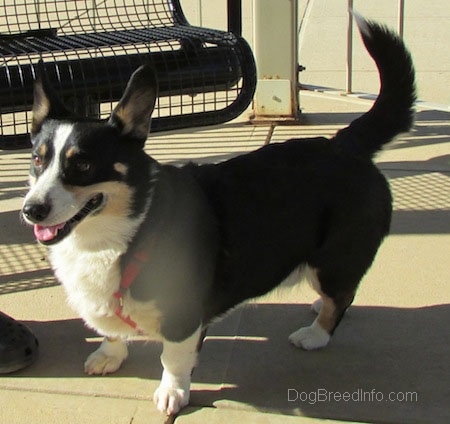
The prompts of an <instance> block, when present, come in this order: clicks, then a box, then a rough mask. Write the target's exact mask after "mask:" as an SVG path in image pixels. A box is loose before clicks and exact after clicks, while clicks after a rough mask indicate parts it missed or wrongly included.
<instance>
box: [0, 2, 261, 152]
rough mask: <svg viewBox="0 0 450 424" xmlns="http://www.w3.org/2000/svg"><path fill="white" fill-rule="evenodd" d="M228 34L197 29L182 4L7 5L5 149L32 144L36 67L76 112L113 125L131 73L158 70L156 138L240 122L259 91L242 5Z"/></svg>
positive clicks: (231, 12) (3, 23) (1, 95)
mask: <svg viewBox="0 0 450 424" xmlns="http://www.w3.org/2000/svg"><path fill="white" fill-rule="evenodd" d="M227 7H228V31H220V30H214V29H207V28H202V27H195V26H192V25H190V24H189V23H188V22H187V20H186V18H185V15H184V13H183V11H182V9H181V5H180V1H179V0H153V1H152V0H97V1H93V0H77V1H67V0H41V1H35V2H30V1H27V0H14V1H11V0H10V1H7V2H6V1H5V2H2V3H1V4H0V149H1V148H3V149H5V148H15V147H21V146H23V145H27V144H28V131H29V122H30V116H29V114H30V112H29V111H30V109H31V105H32V94H33V90H32V86H33V80H34V77H35V69H36V65H37V62H38V60H39V59H40V58H42V59H43V60H44V62H45V64H46V69H47V73H48V75H49V79H50V82H51V83H52V85H53V86H54V87H55V89H56V90H57V91H58V92H59V93H61V95H62V97H63V100H64V101H65V103H66V104H68V106H70V107H72V108H73V109H75V110H76V111H77V112H79V113H81V114H84V115H88V116H96V117H100V118H103V117H106V116H108V114H109V113H110V111H111V110H112V108H113V106H114V103H115V102H116V101H117V100H119V98H120V95H121V94H122V92H123V90H124V88H125V86H126V83H127V80H128V78H129V77H130V75H131V73H132V72H133V71H134V70H135V69H136V68H137V67H138V66H140V65H141V64H143V63H151V64H152V65H153V67H154V68H155V70H156V73H157V76H158V82H159V95H160V98H159V100H158V103H157V107H156V109H155V112H154V118H153V120H152V131H153V132H155V131H163V130H170V129H179V128H185V127H193V126H203V125H213V124H219V123H223V122H226V121H229V120H231V119H233V118H235V117H237V116H239V115H240V114H241V113H242V112H243V111H244V110H245V109H246V108H247V107H248V105H249V104H250V102H251V100H252V98H253V94H254V90H255V86H256V68H255V63H254V59H253V54H252V51H251V49H250V47H249V46H248V44H247V43H246V41H245V40H244V39H243V38H242V37H241V35H240V33H241V0H228V2H227Z"/></svg>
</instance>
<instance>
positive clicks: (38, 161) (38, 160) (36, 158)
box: [33, 155, 42, 168]
mask: <svg viewBox="0 0 450 424" xmlns="http://www.w3.org/2000/svg"><path fill="white" fill-rule="evenodd" d="M33 164H34V166H35V167H36V168H39V167H41V166H42V159H41V158H40V157H39V156H37V155H34V156H33Z"/></svg>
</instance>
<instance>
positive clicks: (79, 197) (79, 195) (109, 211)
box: [65, 181, 133, 217]
mask: <svg viewBox="0 0 450 424" xmlns="http://www.w3.org/2000/svg"><path fill="white" fill-rule="evenodd" d="M65 189H66V190H67V191H69V192H71V193H72V194H73V196H74V197H75V199H76V202H77V203H78V204H79V207H80V209H81V208H82V207H83V206H84V203H86V202H87V201H88V200H89V198H90V197H92V196H94V195H95V194H97V193H103V195H104V196H105V202H106V204H105V206H104V207H103V209H102V210H101V212H100V213H101V214H102V215H113V216H123V217H126V216H128V215H130V213H131V204H132V197H133V190H132V189H131V188H130V187H129V186H128V185H127V184H124V183H122V182H119V181H112V182H105V183H99V184H94V185H92V186H89V187H77V186H66V187H65ZM86 190H89V192H88V193H87V191H86Z"/></svg>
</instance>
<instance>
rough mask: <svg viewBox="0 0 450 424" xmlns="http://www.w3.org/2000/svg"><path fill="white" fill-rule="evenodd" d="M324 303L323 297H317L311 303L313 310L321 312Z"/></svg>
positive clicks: (317, 312)
mask: <svg viewBox="0 0 450 424" xmlns="http://www.w3.org/2000/svg"><path fill="white" fill-rule="evenodd" d="M322 305H323V300H322V298H321V297H319V298H318V299H316V300H315V301H314V302H313V303H312V304H311V310H312V311H313V312H315V313H316V314H320V310H321V309H322Z"/></svg>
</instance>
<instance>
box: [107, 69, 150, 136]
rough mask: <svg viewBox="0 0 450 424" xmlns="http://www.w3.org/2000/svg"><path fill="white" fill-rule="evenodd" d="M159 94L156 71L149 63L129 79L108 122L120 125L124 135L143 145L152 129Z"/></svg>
mask: <svg viewBox="0 0 450 424" xmlns="http://www.w3.org/2000/svg"><path fill="white" fill-rule="evenodd" d="M157 96H158V83H157V80H156V74H155V71H154V70H153V68H152V67H151V66H149V65H144V66H141V67H140V68H138V69H137V70H136V71H135V72H134V73H133V75H132V76H131V78H130V80H129V81H128V85H127V87H126V89H125V92H124V94H123V96H122V98H121V99H120V101H119V103H118V104H117V106H116V107H115V109H114V111H113V112H112V114H111V116H110V118H109V121H108V122H109V123H110V124H111V125H114V126H116V127H118V128H119V129H120V131H121V133H122V134H123V135H127V136H130V137H132V138H133V139H136V140H138V141H140V142H141V144H142V145H143V144H144V143H145V140H146V139H147V136H148V132H149V130H150V121H151V116H152V112H153V109H154V108H155V102H156V98H157Z"/></svg>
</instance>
